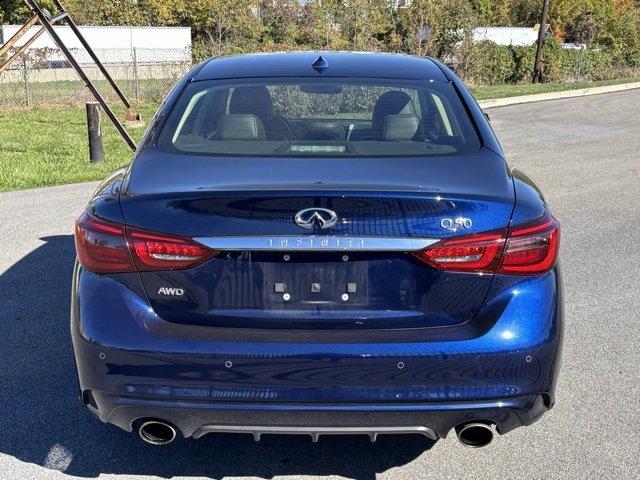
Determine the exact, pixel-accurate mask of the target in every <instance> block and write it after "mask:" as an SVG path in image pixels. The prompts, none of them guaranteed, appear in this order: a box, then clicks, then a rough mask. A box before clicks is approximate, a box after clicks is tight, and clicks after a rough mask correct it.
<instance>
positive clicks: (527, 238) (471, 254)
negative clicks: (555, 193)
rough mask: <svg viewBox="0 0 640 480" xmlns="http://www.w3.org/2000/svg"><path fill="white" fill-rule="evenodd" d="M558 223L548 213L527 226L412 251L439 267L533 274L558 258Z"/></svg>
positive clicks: (542, 270)
mask: <svg viewBox="0 0 640 480" xmlns="http://www.w3.org/2000/svg"><path fill="white" fill-rule="evenodd" d="M559 242H560V224H559V223H558V221H557V220H556V219H555V218H553V216H552V215H551V214H550V213H548V212H547V214H546V215H545V216H544V217H543V218H542V219H540V220H538V221H536V222H533V223H531V224H527V225H521V226H517V227H513V228H512V229H511V231H510V232H508V233H507V230H506V229H503V230H497V231H494V232H487V233H482V234H477V235H469V236H466V237H458V238H451V239H443V240H440V241H439V242H438V243H434V244H433V245H431V246H430V247H428V248H426V249H424V250H420V251H418V252H414V253H413V254H414V255H415V256H416V257H417V258H419V259H420V260H422V261H423V262H425V263H427V264H429V265H431V266H432V267H435V268H437V269H439V270H451V271H459V272H486V273H505V274H512V275H534V274H540V273H544V272H547V271H549V270H551V269H552V268H553V267H554V265H555V263H556V259H557V257H558V247H559Z"/></svg>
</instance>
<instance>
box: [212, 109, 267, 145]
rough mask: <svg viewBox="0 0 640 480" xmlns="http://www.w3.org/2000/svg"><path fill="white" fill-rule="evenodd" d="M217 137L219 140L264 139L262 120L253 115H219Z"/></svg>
mask: <svg viewBox="0 0 640 480" xmlns="http://www.w3.org/2000/svg"><path fill="white" fill-rule="evenodd" d="M217 137H218V138H220V139H221V140H264V139H265V138H266V134H265V131H264V125H263V124H262V121H261V120H260V119H259V118H258V117H256V116H255V115H251V114H232V115H223V116H222V117H220V121H219V122H218V135H217Z"/></svg>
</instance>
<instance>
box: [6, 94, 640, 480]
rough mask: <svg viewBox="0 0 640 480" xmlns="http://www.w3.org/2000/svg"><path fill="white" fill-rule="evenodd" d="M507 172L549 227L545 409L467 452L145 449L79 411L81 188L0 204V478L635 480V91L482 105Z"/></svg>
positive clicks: (639, 155)
mask: <svg viewBox="0 0 640 480" xmlns="http://www.w3.org/2000/svg"><path fill="white" fill-rule="evenodd" d="M489 114H490V115H491V117H492V123H493V126H494V128H495V130H496V132H497V134H498V136H499V138H500V140H501V141H502V143H503V146H504V148H505V150H506V152H507V155H508V158H509V162H510V164H511V165H513V166H517V167H520V168H522V169H523V170H525V171H526V172H527V173H528V174H529V175H530V176H531V177H532V178H533V179H534V180H535V181H536V182H537V183H538V184H539V185H540V186H541V187H542V189H543V191H544V192H545V195H546V198H547V200H548V202H549V203H550V204H551V205H552V207H553V210H554V212H555V214H556V216H557V217H559V219H560V220H561V222H562V228H563V231H562V235H563V237H562V247H561V258H562V267H563V274H564V283H565V298H566V340H565V348H564V353H563V357H564V360H563V368H562V372H561V377H560V383H559V389H558V395H557V405H556V407H555V408H554V409H553V410H552V411H551V412H549V413H548V414H547V415H545V416H544V417H543V418H542V420H540V421H539V422H538V423H536V424H534V425H533V426H531V427H528V428H521V429H518V430H516V431H514V432H512V433H509V434H508V435H505V436H504V437H499V438H498V439H497V440H496V441H495V442H494V443H493V444H491V445H490V446H489V447H486V448H483V449H477V450H470V449H467V448H465V447H463V446H461V445H460V444H458V442H457V440H456V438H455V436H454V435H451V436H450V437H449V438H447V439H446V440H441V441H438V442H436V443H435V444H434V443H433V442H430V441H427V440H424V439H422V438H419V437H412V436H402V437H393V436H388V437H385V436H383V437H380V439H379V440H378V442H376V443H370V442H369V440H368V439H367V438H365V437H327V438H321V440H320V441H319V443H317V444H313V443H311V440H310V439H308V438H306V437H273V436H266V437H264V439H263V440H262V441H261V442H259V443H258V442H254V441H253V440H252V439H251V437H250V436H248V435H247V436H229V435H219V436H214V435H210V436H207V437H204V438H202V439H200V440H198V441H186V442H182V443H179V444H174V445H171V446H169V447H164V448H154V447H151V446H149V445H146V444H144V443H142V442H141V441H140V440H139V439H138V438H137V437H135V436H134V435H131V434H127V433H126V432H123V431H120V430H118V429H116V428H115V427H111V426H108V425H103V424H101V423H100V422H99V421H97V420H96V419H95V418H93V417H92V416H91V415H90V414H89V413H88V412H87V411H85V409H84V408H83V407H82V406H81V405H80V404H79V402H78V400H77V396H76V383H75V382H76V381H75V369H74V364H73V355H72V350H71V344H70V340H69V331H68V330H69V328H68V322H69V296H70V279H71V268H72V263H73V257H74V249H73V238H72V236H71V235H72V231H73V221H74V219H75V218H76V217H77V216H78V214H79V213H80V211H81V210H82V209H83V206H84V202H85V200H86V199H87V198H88V196H89V195H90V193H91V191H92V190H93V189H94V188H95V184H80V185H69V186H62V187H53V188H44V189H37V190H30V191H20V192H12V193H3V194H2V193H0V225H1V227H2V228H1V229H0V245H1V246H2V248H0V342H1V344H0V479H12V480H13V479H16V480H32V479H60V478H72V477H73V478H76V477H80V478H96V477H100V478H101V479H106V478H118V479H130V478H156V477H159V478H183V477H184V478H193V477H195V478H305V479H316V478H349V479H358V480H366V479H374V478H378V479H397V480H402V479H420V478H424V479H427V478H428V479H453V478H482V479H494V478H496V479H497V478H500V479H505V478H509V479H511V478H607V479H611V478H620V479H630V478H639V476H640V473H639V471H640V454H639V453H638V452H639V445H640V429H639V428H638V425H637V422H638V418H639V417H640V386H639V385H640V375H639V373H638V372H639V367H640V273H639V272H640V247H639V243H640V134H639V133H638V132H640V90H633V91H628V92H622V93H615V94H607V95H598V96H591V97H584V98H575V99H566V100H557V101H550V102H540V103H533V104H526V105H515V106H511V107H503V108H497V109H492V110H490V111H489Z"/></svg>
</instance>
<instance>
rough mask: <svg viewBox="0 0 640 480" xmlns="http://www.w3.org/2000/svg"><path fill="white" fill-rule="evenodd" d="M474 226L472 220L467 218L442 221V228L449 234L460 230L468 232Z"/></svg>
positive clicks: (444, 219)
mask: <svg viewBox="0 0 640 480" xmlns="http://www.w3.org/2000/svg"><path fill="white" fill-rule="evenodd" d="M472 225H473V223H472V222H471V219H470V218H467V217H457V218H443V219H442V220H440V227H442V229H443V230H448V231H449V232H457V231H458V230H460V229H467V230H468V229H469V228H471V226H472Z"/></svg>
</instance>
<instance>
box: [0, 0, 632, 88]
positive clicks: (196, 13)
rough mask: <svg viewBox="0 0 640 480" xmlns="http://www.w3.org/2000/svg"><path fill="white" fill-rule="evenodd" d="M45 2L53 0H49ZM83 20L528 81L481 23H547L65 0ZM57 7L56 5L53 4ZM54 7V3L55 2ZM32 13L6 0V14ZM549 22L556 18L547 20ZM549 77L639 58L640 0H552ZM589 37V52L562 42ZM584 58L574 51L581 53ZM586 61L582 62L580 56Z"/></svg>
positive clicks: (531, 13) (241, 0)
mask: <svg viewBox="0 0 640 480" xmlns="http://www.w3.org/2000/svg"><path fill="white" fill-rule="evenodd" d="M40 3H41V5H42V6H45V7H46V6H47V5H48V3H49V2H48V0H41V2H40ZM63 3H64V4H65V6H66V7H67V9H68V10H69V11H70V12H71V15H72V16H73V18H74V19H75V20H76V22H77V23H78V24H94V25H96V24H98V25H155V26H188V27H191V28H192V35H193V55H194V59H195V60H199V59H200V58H203V57H207V56H211V55H221V54H229V53H241V52H249V51H275V50H305V49H308V50H319V49H330V50H374V51H391V52H402V53H410V54H415V55H430V56H435V57H438V58H441V59H445V60H447V61H449V62H451V63H454V65H455V67H456V68H457V69H458V70H459V71H460V72H461V74H463V75H464V76H465V77H467V78H470V79H471V80H475V81H476V82H477V83H503V82H519V81H526V75H524V74H520V73H518V70H519V69H521V70H523V71H524V69H525V67H527V66H528V63H529V61H530V56H531V53H530V51H529V50H531V49H530V48H529V49H526V48H524V49H517V48H509V47H501V48H498V47H496V46H495V45H476V44H474V43H473V42H472V41H471V39H470V38H471V37H470V32H471V30H472V29H473V28H474V27H478V26H524V27H531V28H533V26H534V25H536V24H537V23H538V22H539V16H540V10H541V6H542V0H307V1H304V0H302V1H301V0H100V1H91V2H87V1H86V0H63ZM50 8H51V7H50ZM51 10H52V11H53V10H55V9H54V8H51ZM28 15H29V12H28V10H27V8H26V7H25V6H24V5H23V3H22V1H21V0H0V22H4V23H20V22H23V21H24V20H25V19H26V18H27V17H28ZM545 27H547V26H545ZM548 29H549V32H550V33H551V34H552V37H551V39H550V41H548V42H547V43H548V47H547V50H548V51H546V52H545V53H546V55H545V65H544V69H545V79H546V80H548V81H549V80H551V81H554V80H559V79H561V78H560V77H563V76H567V75H570V74H572V72H573V71H574V70H575V69H578V70H579V69H582V71H583V74H584V75H585V76H590V77H591V78H600V77H602V78H606V77H610V76H620V75H624V74H631V73H633V72H637V69H638V68H639V67H640V0H551V5H550V11H549V20H548ZM562 42H572V43H576V44H581V45H586V47H587V51H588V52H589V53H588V55H587V56H585V55H582V56H580V55H578V54H577V53H575V52H573V53H572V52H562V51H561V50H562V49H560V48H559V46H558V45H559V44H560V43H562ZM574 57H575V58H574ZM576 62H581V63H582V64H581V65H577V64H574V63H576Z"/></svg>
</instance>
